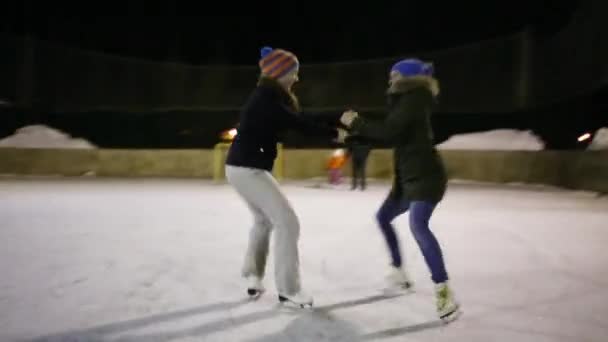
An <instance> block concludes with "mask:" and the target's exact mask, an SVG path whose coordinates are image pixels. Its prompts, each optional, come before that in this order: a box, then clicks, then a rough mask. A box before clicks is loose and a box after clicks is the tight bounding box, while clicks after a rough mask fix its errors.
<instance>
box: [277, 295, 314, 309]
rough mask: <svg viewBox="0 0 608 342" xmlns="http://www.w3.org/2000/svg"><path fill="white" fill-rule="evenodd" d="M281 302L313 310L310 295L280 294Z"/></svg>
mask: <svg viewBox="0 0 608 342" xmlns="http://www.w3.org/2000/svg"><path fill="white" fill-rule="evenodd" d="M279 302H281V304H292V305H295V306H297V307H300V308H302V309H304V308H312V304H313V299H312V297H311V296H309V295H308V294H306V293H304V292H302V291H300V292H298V293H296V294H294V295H286V294H280V293H279Z"/></svg>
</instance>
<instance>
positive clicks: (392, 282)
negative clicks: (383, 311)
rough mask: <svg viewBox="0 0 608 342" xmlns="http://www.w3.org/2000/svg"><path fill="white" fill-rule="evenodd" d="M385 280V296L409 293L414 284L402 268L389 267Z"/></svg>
mask: <svg viewBox="0 0 608 342" xmlns="http://www.w3.org/2000/svg"><path fill="white" fill-rule="evenodd" d="M385 279H386V285H387V287H386V288H385V291H384V292H385V293H387V294H393V293H399V292H403V291H409V290H412V288H413V286H414V283H413V282H412V281H411V280H410V278H409V276H408V275H407V272H405V270H404V269H403V268H402V267H395V266H391V267H390V271H389V273H388V275H387V276H386V278H385Z"/></svg>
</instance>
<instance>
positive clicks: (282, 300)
mask: <svg viewBox="0 0 608 342" xmlns="http://www.w3.org/2000/svg"><path fill="white" fill-rule="evenodd" d="M279 303H281V304H282V305H284V306H285V305H290V306H293V307H296V308H300V309H312V307H313V302H312V301H310V302H308V303H297V302H294V301H293V300H291V299H289V298H287V297H285V296H282V295H279Z"/></svg>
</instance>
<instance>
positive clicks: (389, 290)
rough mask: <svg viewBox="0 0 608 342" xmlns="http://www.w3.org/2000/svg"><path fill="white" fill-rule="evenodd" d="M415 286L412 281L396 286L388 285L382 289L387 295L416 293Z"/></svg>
mask: <svg viewBox="0 0 608 342" xmlns="http://www.w3.org/2000/svg"><path fill="white" fill-rule="evenodd" d="M414 292H415V291H414V286H413V285H412V284H411V283H406V284H399V285H395V286H388V287H385V288H383V289H382V293H384V294H385V295H387V296H395V295H402V294H411V293H414Z"/></svg>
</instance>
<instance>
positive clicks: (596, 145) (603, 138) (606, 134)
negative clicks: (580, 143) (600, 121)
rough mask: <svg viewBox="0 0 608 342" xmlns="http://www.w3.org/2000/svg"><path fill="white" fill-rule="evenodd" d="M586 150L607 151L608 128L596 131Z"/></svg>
mask: <svg viewBox="0 0 608 342" xmlns="http://www.w3.org/2000/svg"><path fill="white" fill-rule="evenodd" d="M587 149H589V150H608V128H606V127H602V128H600V129H598V130H597V132H595V136H594V137H593V140H592V141H591V144H589V146H588V147H587Z"/></svg>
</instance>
